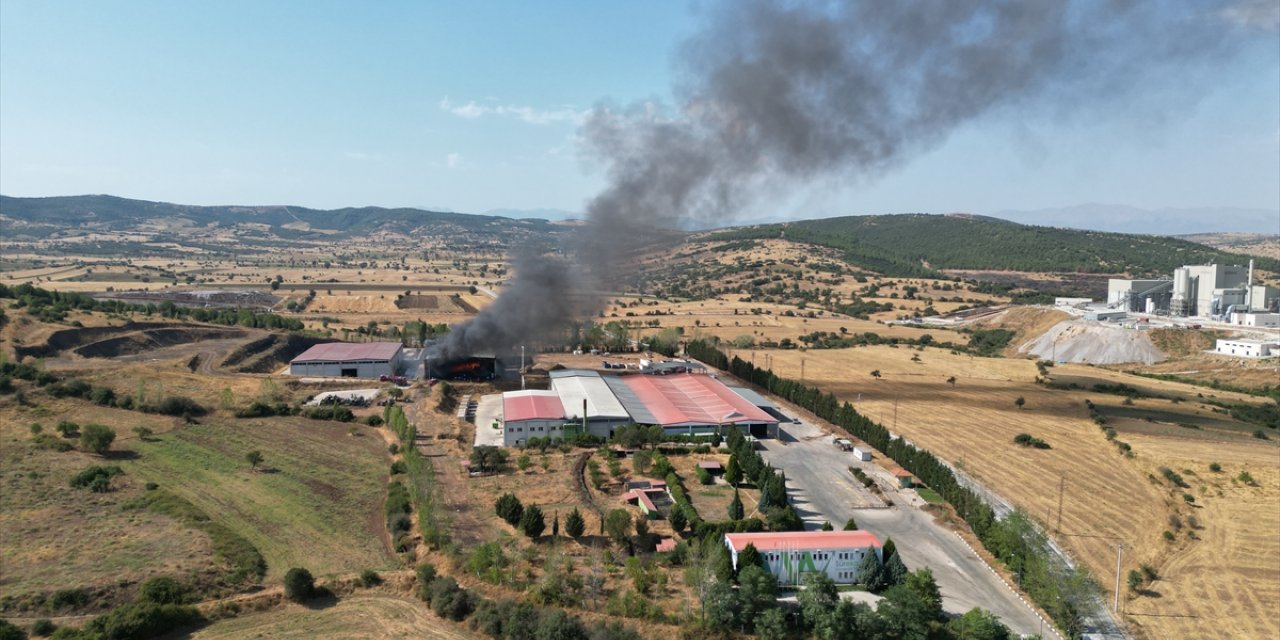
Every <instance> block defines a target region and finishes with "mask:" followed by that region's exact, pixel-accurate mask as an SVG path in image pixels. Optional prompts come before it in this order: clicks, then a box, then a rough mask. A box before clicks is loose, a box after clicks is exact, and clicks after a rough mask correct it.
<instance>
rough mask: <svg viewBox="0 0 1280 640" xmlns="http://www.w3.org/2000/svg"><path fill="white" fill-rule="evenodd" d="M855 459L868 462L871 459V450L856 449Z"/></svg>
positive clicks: (854, 452)
mask: <svg viewBox="0 0 1280 640" xmlns="http://www.w3.org/2000/svg"><path fill="white" fill-rule="evenodd" d="M853 457H855V458H857V459H859V460H861V461H863V462H866V461H868V460H870V459H871V450H870V449H868V448H866V447H854V448H853Z"/></svg>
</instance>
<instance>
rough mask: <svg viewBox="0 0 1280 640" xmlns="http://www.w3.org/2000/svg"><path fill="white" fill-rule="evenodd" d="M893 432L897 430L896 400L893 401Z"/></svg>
mask: <svg viewBox="0 0 1280 640" xmlns="http://www.w3.org/2000/svg"><path fill="white" fill-rule="evenodd" d="M893 430H894V431H897V430H898V399H897V398H894V399H893Z"/></svg>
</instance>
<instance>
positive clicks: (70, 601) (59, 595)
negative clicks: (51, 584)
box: [49, 589, 89, 609]
mask: <svg viewBox="0 0 1280 640" xmlns="http://www.w3.org/2000/svg"><path fill="white" fill-rule="evenodd" d="M87 604H89V594H88V593H87V592H85V590H84V589H61V590H59V591H54V592H53V595H51V596H49V606H50V607H51V608H53V609H64V608H70V607H83V606H85V605H87Z"/></svg>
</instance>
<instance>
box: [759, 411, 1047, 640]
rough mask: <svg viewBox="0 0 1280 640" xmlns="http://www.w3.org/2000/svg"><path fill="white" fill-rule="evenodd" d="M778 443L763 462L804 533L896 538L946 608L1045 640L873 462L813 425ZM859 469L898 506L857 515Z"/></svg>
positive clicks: (995, 581) (1034, 622)
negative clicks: (827, 527)
mask: <svg viewBox="0 0 1280 640" xmlns="http://www.w3.org/2000/svg"><path fill="white" fill-rule="evenodd" d="M780 429H781V431H782V432H783V433H781V434H780V438H779V439H778V440H761V441H760V442H761V444H762V445H763V447H764V451H762V455H764V457H765V459H766V460H768V461H769V462H771V463H773V465H774V466H775V467H778V468H780V469H782V470H783V471H785V472H786V474H787V486H788V491H789V493H790V497H791V500H792V504H793V505H794V507H795V508H796V510H797V512H798V513H799V514H800V517H802V518H804V520H805V526H806V527H807V528H809V529H818V528H820V527H821V526H822V524H823V523H824V522H828V521H829V522H831V524H832V525H833V526H835V527H836V528H837V529H839V528H840V527H842V526H844V523H845V521H846V520H848V519H849V518H850V517H852V518H854V520H856V521H857V523H858V527H859V528H860V529H865V530H867V531H870V532H872V533H874V534H876V536H877V537H879V538H880V539H881V540H884V539H885V538H893V541H894V543H895V544H896V545H897V547H898V552H899V554H900V555H901V557H902V561H903V563H904V564H906V565H907V568H908V569H913V570H914V569H917V568H920V567H929V568H930V569H932V570H933V576H934V578H935V579H936V580H937V582H938V588H939V590H940V591H941V592H942V603H943V607H944V608H945V609H946V610H947V611H948V612H950V613H955V614H961V613H964V612H966V611H968V610H970V609H972V608H974V607H981V608H983V609H986V610H988V611H991V612H992V613H994V614H995V615H997V616H999V617H1000V619H1001V620H1002V621H1003V622H1004V623H1005V625H1007V626H1008V627H1009V629H1010V630H1011V631H1013V632H1014V633H1018V634H1022V635H1030V634H1035V633H1041V632H1042V629H1043V632H1044V633H1045V634H1046V636H1045V637H1054V636H1053V635H1052V634H1051V632H1050V630H1049V626H1048V625H1047V624H1046V625H1043V626H1042V623H1041V620H1040V617H1039V616H1038V615H1037V614H1036V613H1035V612H1033V611H1032V610H1031V608H1030V607H1028V606H1027V605H1026V604H1024V603H1023V602H1022V600H1021V599H1020V598H1019V597H1018V596H1017V595H1015V594H1014V593H1013V592H1012V591H1011V590H1010V589H1009V587H1007V586H1006V585H1005V584H1004V583H1003V582H1002V581H1001V580H1000V579H999V578H998V577H996V576H995V575H994V574H993V573H992V572H991V570H990V569H989V568H988V567H987V566H986V564H985V563H984V562H983V561H982V559H981V558H979V557H978V555H977V554H976V553H974V552H973V550H971V549H970V548H969V547H968V545H966V544H965V543H964V542H963V541H962V540H961V539H960V538H959V537H958V536H957V535H956V534H955V533H953V532H951V531H949V530H947V529H945V528H943V527H942V526H940V525H938V524H936V523H934V521H933V516H932V515H930V514H929V513H927V512H925V511H922V510H921V509H919V508H918V507H919V505H921V504H923V501H922V500H920V498H919V497H918V496H917V495H916V494H915V492H914V491H911V490H903V491H898V490H897V489H895V488H894V487H895V486H896V483H895V482H894V480H893V478H892V476H890V475H889V473H888V472H887V471H885V470H884V469H881V468H880V467H879V466H877V465H875V464H874V463H873V462H865V463H864V462H858V461H856V460H855V459H854V457H853V454H852V453H849V452H845V451H841V450H840V449H838V448H837V447H835V445H834V444H833V440H834V437H833V436H830V435H826V434H824V433H823V432H822V431H821V430H819V429H818V428H817V427H815V426H812V425H809V424H807V423H806V424H798V425H797V424H783V425H782V426H781V427H780ZM850 466H859V467H861V468H862V469H863V470H864V471H866V472H867V473H868V475H871V476H872V477H873V478H875V479H876V482H877V484H879V485H880V487H881V488H882V489H886V490H887V491H886V495H887V496H888V497H889V498H890V499H891V500H892V501H893V503H894V506H892V507H889V508H887V509H859V508H855V506H854V505H858V504H866V499H865V495H864V494H865V492H866V491H867V490H866V489H865V488H863V487H862V486H861V485H860V484H858V483H857V482H856V481H855V480H854V478H853V475H852V474H851V473H850V472H849V470H848V467H850Z"/></svg>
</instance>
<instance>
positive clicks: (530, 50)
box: [0, 0, 1280, 232]
mask: <svg viewBox="0 0 1280 640" xmlns="http://www.w3.org/2000/svg"><path fill="white" fill-rule="evenodd" d="M1229 9H1231V10H1232V11H1223V12H1218V13H1214V14H1210V15H1206V16H1204V17H1203V18H1204V19H1206V20H1227V21H1235V22H1237V23H1239V26H1240V29H1241V33H1245V34H1252V39H1250V40H1249V41H1248V42H1245V43H1244V44H1242V45H1239V46H1238V47H1236V51H1235V53H1233V54H1232V55H1224V56H1221V57H1220V58H1217V59H1215V60H1214V61H1213V63H1212V64H1198V65H1190V66H1188V68H1187V69H1185V70H1184V75H1185V76H1186V81H1187V83H1188V84H1191V85H1195V86H1197V87H1199V89H1200V91H1198V92H1195V93H1194V94H1183V93H1180V92H1179V91H1178V90H1177V89H1176V88H1173V87H1168V88H1166V89H1165V90H1163V91H1157V92H1153V93H1152V94H1150V95H1142V96H1135V97H1133V98H1132V99H1125V100H1116V101H1108V100H1105V99H1104V100H1102V102H1101V104H1102V105H1103V106H1100V107H1098V108H1097V109H1086V110H1084V111H1083V112H1078V113H1064V112H1055V111H1054V110H1052V109H1048V110H1040V111H1033V112H1028V111H1025V110H1021V109H998V110H996V111H994V112H993V113H990V114H986V115H984V116H982V117H980V118H977V119H975V120H974V121H972V122H969V123H965V124H962V125H961V126H960V127H959V128H957V129H956V130H955V131H954V132H953V133H952V134H950V135H949V136H947V137H946V138H945V140H943V141H942V142H941V143H940V144H939V145H938V146H937V147H936V148H933V149H932V150H929V151H926V152H924V153H922V154H920V155H919V156H918V157H914V158H912V159H911V160H910V161H909V162H906V163H905V164H904V165H903V166H900V167H894V168H893V170H891V171H886V172H883V173H878V174H876V175H873V176H869V177H867V178H864V179H859V180H856V181H854V183H852V184H846V183H833V182H830V181H828V182H826V183H824V184H821V185H818V186H816V187H814V188H811V189H803V190H796V191H795V192H794V193H790V194H788V197H786V198H784V199H782V200H781V201H779V202H772V203H767V204H766V205H765V206H764V207H763V208H761V209H760V210H757V211H748V212H744V219H745V220H751V221H757V220H778V219H786V218H791V217H822V216H830V215H846V214H853V213H891V212H907V211H922V212H932V213H945V212H952V211H964V212H971V213H981V214H990V215H997V216H1000V217H1009V218H1012V219H1015V220H1018V221H1022V222H1036V223H1039V224H1059V225H1070V224H1072V223H1076V225H1084V224H1091V225H1092V226H1093V228H1098V225H1102V224H1107V223H1113V224H1115V223H1116V218H1115V216H1116V215H1120V216H1129V217H1128V218H1124V220H1128V221H1132V222H1133V223H1134V224H1135V225H1138V224H1140V225H1143V226H1147V225H1149V224H1150V223H1149V221H1150V220H1172V219H1173V216H1174V215H1175V214H1174V213H1173V212H1171V211H1170V209H1195V210H1198V211H1201V212H1204V211H1209V212H1216V216H1217V218H1216V224H1222V225H1226V224H1228V222H1227V220H1228V219H1229V218H1230V216H1231V215H1234V214H1231V212H1228V211H1227V210H1226V209H1227V208H1239V209H1246V210H1248V211H1245V212H1239V211H1237V212H1235V214H1238V215H1240V216H1243V218H1241V219H1244V218H1247V219H1248V220H1251V221H1252V222H1251V223H1250V224H1251V225H1255V226H1256V225H1258V224H1261V225H1262V227H1263V228H1261V229H1243V228H1240V229H1228V228H1221V229H1189V230H1185V231H1210V230H1258V231H1266V230H1267V229H1266V228H1265V226H1266V222H1267V220H1268V214H1270V213H1274V215H1275V218H1274V219H1275V220H1276V221H1277V224H1276V225H1273V227H1280V178H1278V177H1277V176H1280V38H1277V37H1276V34H1277V26H1278V25H1277V23H1278V22H1280V1H1277V0H1244V1H1243V2H1239V3H1232V4H1231V5H1230V6H1229ZM706 11H707V9H706V7H704V6H702V3H692V2H690V3H680V4H675V3H672V4H669V5H656V6H638V5H634V4H628V3H621V2H616V3H615V2H611V3H592V4H589V5H586V6H583V5H581V4H579V3H571V2H568V1H562V2H552V3H539V5H538V6H519V5H510V4H507V3H499V2H483V3H461V2H447V3H438V4H432V5H430V6H426V5H416V4H404V5H377V6H371V7H357V6H355V5H343V4H337V3H333V4H330V3H324V4H318V5H317V4H313V3H302V2H282V3H272V4H270V5H258V4H253V3H248V2H243V3H227V4H219V5H217V6H197V5H184V6H178V5H169V4H165V3H147V2H103V3H94V4H81V3H70V2H41V3H36V2H26V1H22V0H18V1H6V2H5V3H3V4H2V5H0V192H2V193H4V194H6V195H14V196H49V195H74V194H85V193H108V194H112V195H119V196H124V197H132V198H139V199H147V200H164V201H170V202H178V203H184V204H297V205H304V206H311V207H315V208H337V207H343V206H365V205H378V206H391V207H395V206H418V207H424V208H437V209H450V210H455V211H464V212H477V213H479V212H485V211H492V210H500V211H502V212H513V211H514V212H516V213H519V212H520V211H523V210H535V209H541V210H553V211H554V210H560V211H574V212H577V211H582V210H583V209H584V206H585V203H586V201H587V200H588V199H589V198H590V197H591V196H592V195H593V194H595V193H597V192H598V191H599V190H600V188H601V187H602V185H603V184H604V179H603V175H602V172H601V171H600V167H598V166H594V165H593V164H591V163H590V162H588V161H586V160H584V159H583V158H582V157H581V156H580V155H579V154H578V151H577V130H578V127H579V125H580V124H581V123H582V122H583V120H584V118H585V116H586V114H587V113H588V111H589V110H590V109H591V108H592V107H594V106H596V105H600V104H605V105H620V104H631V103H634V102H636V101H637V100H646V99H652V100H654V101H659V102H667V103H670V102H671V101H672V100H671V98H672V95H671V86H672V85H673V83H674V84H676V85H679V82H680V81H681V79H682V78H681V76H680V72H679V69H678V68H676V65H674V64H673V62H672V60H673V55H674V52H675V51H676V48H677V46H678V45H679V43H680V42H682V41H683V40H684V39H685V38H686V37H687V36H688V35H690V34H691V33H692V32H694V31H695V30H696V28H697V25H698V24H699V23H700V22H701V21H702V20H703V19H704V15H703V14H704V13H705V12H706ZM1104 97H1105V96H1104ZM1085 202H1103V203H1113V204H1114V205H1125V206H1129V207H1138V208H1140V209H1144V210H1153V211H1155V213H1154V214H1153V213H1143V212H1142V211H1134V210H1129V209H1124V208H1121V207H1112V206H1108V207H1105V208H1101V209H1100V211H1099V214H1098V215H1097V216H1096V219H1097V222H1096V223H1084V222H1081V218H1080V217H1079V215H1078V214H1079V211H1078V210H1072V209H1070V208H1068V207H1070V206H1071V205H1077V204H1080V203H1085ZM543 213H544V214H545V211H544V212H543ZM1002 213H1004V214H1008V215H1003V216H1002V215H1001V214H1002ZM1014 214H1017V215H1014ZM1187 215H1201V216H1203V215H1205V214H1204V213H1200V214H1194V213H1191V214H1187ZM1153 216H1154V217H1153ZM1224 216H1225V217H1224ZM1116 230H1137V229H1116ZM1273 230H1274V229H1273ZM1185 231H1184V232H1185Z"/></svg>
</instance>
